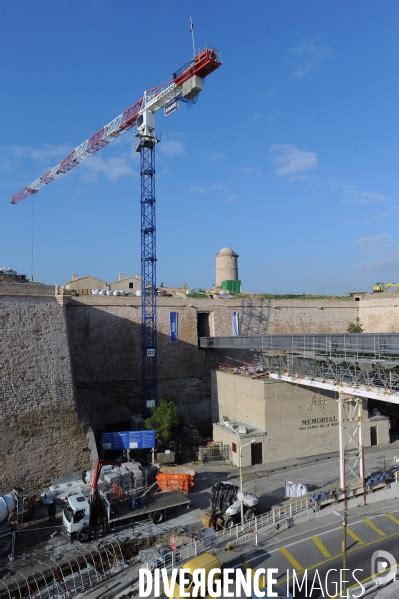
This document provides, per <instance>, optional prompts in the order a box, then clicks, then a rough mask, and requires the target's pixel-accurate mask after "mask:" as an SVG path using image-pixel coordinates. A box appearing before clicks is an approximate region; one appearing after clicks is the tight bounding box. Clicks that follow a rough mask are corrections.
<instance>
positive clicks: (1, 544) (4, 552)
mask: <svg viewBox="0 0 399 599" xmlns="http://www.w3.org/2000/svg"><path fill="white" fill-rule="evenodd" d="M11 550H12V542H11V535H10V536H7V537H5V536H4V537H0V557H7V556H8V555H10V553H11Z"/></svg>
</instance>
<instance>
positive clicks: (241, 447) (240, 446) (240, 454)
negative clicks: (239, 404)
mask: <svg viewBox="0 0 399 599" xmlns="http://www.w3.org/2000/svg"><path fill="white" fill-rule="evenodd" d="M224 424H225V426H226V428H228V429H229V430H231V431H232V432H233V433H234V434H235V436H236V437H237V439H238V469H239V472H240V492H239V493H237V498H238V500H239V502H240V511H241V526H242V525H243V524H244V493H243V492H242V449H243V448H244V447H247V446H248V445H252V443H255V442H256V439H251V441H250V442H249V443H244V445H241V437H240V434H239V432H238V431H237V430H236V429H235V428H234V427H233V426H232V425H231V424H230V423H229V422H226V421H225V423H224Z"/></svg>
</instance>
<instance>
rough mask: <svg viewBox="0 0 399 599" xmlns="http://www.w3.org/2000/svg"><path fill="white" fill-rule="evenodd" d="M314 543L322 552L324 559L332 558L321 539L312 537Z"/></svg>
mask: <svg viewBox="0 0 399 599" xmlns="http://www.w3.org/2000/svg"><path fill="white" fill-rule="evenodd" d="M312 541H313V543H314V544H315V545H316V547H317V549H318V550H319V551H320V553H321V554H322V555H324V557H332V555H331V553H330V552H329V551H328V549H327V547H326V546H325V545H323V543H322V542H321V540H320V538H319V537H318V536H314V537H312Z"/></svg>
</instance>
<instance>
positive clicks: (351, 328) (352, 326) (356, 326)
mask: <svg viewBox="0 0 399 599" xmlns="http://www.w3.org/2000/svg"><path fill="white" fill-rule="evenodd" d="M346 330H347V331H348V333H363V327H362V324H361V322H360V318H359V317H357V318H356V322H350V323H349V324H348V328H347V329H346Z"/></svg>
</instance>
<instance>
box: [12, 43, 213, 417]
mask: <svg viewBox="0 0 399 599" xmlns="http://www.w3.org/2000/svg"><path fill="white" fill-rule="evenodd" d="M221 64H222V63H221V60H220V54H219V52H218V51H217V50H215V49H214V48H210V47H206V48H204V49H202V50H200V51H199V52H198V53H197V54H196V55H195V56H194V57H193V59H192V60H191V61H190V62H188V63H186V64H185V65H184V66H183V67H181V68H180V69H179V70H178V71H176V72H174V73H173V76H172V79H170V80H169V81H167V82H166V83H164V84H162V85H160V86H158V87H155V88H153V89H150V90H147V91H145V92H144V96H143V97H142V98H140V99H139V100H137V101H136V102H135V103H134V104H132V105H131V106H129V108H127V109H126V110H125V111H124V112H122V113H121V114H120V115H118V116H117V117H116V118H114V119H113V120H112V121H110V122H109V123H108V124H107V125H105V126H104V127H102V128H101V129H100V130H99V131H97V132H96V133H94V135H92V136H91V137H90V138H89V139H87V140H86V141H84V142H83V143H81V144H80V145H79V146H77V147H76V148H74V149H73V150H72V151H71V152H70V153H69V154H68V156H67V157H66V158H64V160H62V161H61V162H59V163H58V164H56V165H55V166H54V167H53V168H52V169H50V170H49V171H47V172H45V173H44V174H43V175H41V176H40V177H38V178H37V179H35V180H34V181H32V182H31V183H30V184H29V185H27V186H26V187H24V188H23V189H22V190H21V191H19V192H18V193H16V194H15V195H13V196H12V198H11V203H12V204H18V203H19V202H21V201H22V200H24V199H25V198H26V197H28V196H30V195H32V194H36V193H37V192H38V191H39V189H41V188H42V187H44V186H45V185H48V184H49V183H52V182H53V181H55V180H56V179H58V178H59V177H61V176H62V175H64V174H66V173H67V172H68V171H70V170H71V169H72V168H74V167H75V166H77V165H78V164H80V163H81V162H82V161H83V160H85V159H86V158H88V157H90V156H91V155H92V154H94V153H95V152H97V151H98V150H100V149H101V148H103V147H104V146H106V145H108V144H109V143H110V142H111V141H112V140H113V139H115V138H116V137H119V136H120V135H122V134H123V133H125V131H127V130H128V129H131V128H132V127H136V128H137V133H136V135H137V138H138V141H137V146H136V151H137V152H139V153H140V177H141V195H140V208H141V329H142V341H141V358H142V411H143V415H144V416H146V415H147V414H148V410H149V409H151V408H153V407H154V406H155V405H156V402H157V359H158V355H157V312H156V291H157V286H156V262H157V255H156V219H155V207H156V198H155V147H156V144H157V143H158V141H159V140H158V139H157V137H156V132H155V113H156V112H158V111H159V110H161V109H162V108H164V109H165V114H166V109H167V108H168V107H171V106H172V105H173V103H174V102H176V103H177V101H190V100H194V99H195V98H196V97H197V95H198V94H199V93H200V92H201V91H202V88H203V80H204V79H205V77H207V76H208V75H209V74H210V73H212V72H213V71H215V70H216V69H217V68H218V67H220V65H221ZM176 105H177V104H176Z"/></svg>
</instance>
